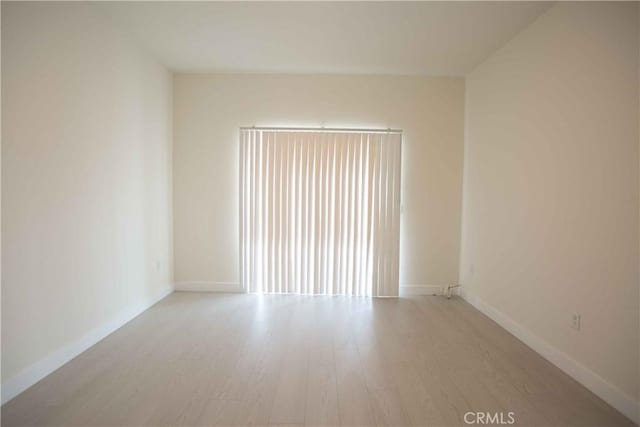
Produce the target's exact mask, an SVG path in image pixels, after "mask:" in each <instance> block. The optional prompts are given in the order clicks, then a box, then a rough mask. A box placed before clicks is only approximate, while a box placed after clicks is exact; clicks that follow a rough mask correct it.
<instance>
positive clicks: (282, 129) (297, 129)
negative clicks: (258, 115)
mask: <svg viewBox="0 0 640 427" xmlns="http://www.w3.org/2000/svg"><path fill="white" fill-rule="evenodd" d="M240 130H258V131H273V132H352V133H399V134H402V129H391V128H389V129H359V128H323V127H320V128H305V127H264V126H260V127H259V126H241V127H240Z"/></svg>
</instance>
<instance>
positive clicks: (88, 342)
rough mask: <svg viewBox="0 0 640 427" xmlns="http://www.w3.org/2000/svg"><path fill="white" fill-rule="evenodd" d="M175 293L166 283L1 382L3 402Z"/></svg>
mask: <svg viewBox="0 0 640 427" xmlns="http://www.w3.org/2000/svg"><path fill="white" fill-rule="evenodd" d="M172 292H173V287H171V286H167V287H166V288H164V289H162V290H161V291H159V292H158V293H157V294H155V295H153V296H151V297H149V298H147V299H145V300H143V301H140V302H138V303H137V304H135V305H134V306H133V307H131V308H130V309H128V310H126V311H124V312H122V313H120V314H118V315H117V316H116V317H114V318H112V319H111V320H109V321H107V322H105V323H103V324H102V325H100V326H98V327H97V328H94V329H93V330H91V331H89V332H88V333H86V334H85V335H83V336H81V337H80V338H78V339H77V340H75V341H73V342H71V343H69V344H67V345H65V346H63V347H61V348H60V349H58V350H57V351H55V352H53V353H52V354H50V355H49V356H46V357H45V358H43V359H40V360H39V361H37V362H35V363H33V364H32V365H30V366H28V367H27V368H25V369H24V370H22V371H21V372H20V373H18V374H16V375H15V376H13V377H12V378H10V379H8V380H7V381H5V382H3V383H2V397H1V399H0V400H1V401H2V404H5V403H6V402H8V401H9V400H11V399H13V398H14V397H16V396H17V395H19V394H20V393H22V392H23V391H25V390H26V389H28V388H29V387H31V386H32V385H34V384H35V383H37V382H38V381H40V380H41V379H43V378H44V377H46V376H47V375H49V374H50V373H52V372H53V371H55V370H56V369H58V368H60V367H61V366H63V365H64V364H66V363H67V362H69V361H70V360H71V359H73V358H74V357H76V356H78V355H79V354H80V353H82V352H84V351H86V350H87V349H88V348H90V347H91V346H93V345H95V344H96V343H97V342H99V341H101V340H102V339H104V338H105V337H107V336H108V335H110V334H111V333H113V332H115V331H116V330H117V329H119V328H120V327H122V326H124V325H125V324H126V323H128V322H129V321H131V320H133V319H134V318H135V317H137V316H138V315H140V314H141V313H142V312H143V311H145V310H147V309H148V308H149V307H151V306H153V305H154V304H156V303H157V302H159V301H160V300H162V299H163V298H165V297H166V296H167V295H169V294H171V293H172Z"/></svg>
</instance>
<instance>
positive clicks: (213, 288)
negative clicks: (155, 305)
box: [174, 281, 242, 293]
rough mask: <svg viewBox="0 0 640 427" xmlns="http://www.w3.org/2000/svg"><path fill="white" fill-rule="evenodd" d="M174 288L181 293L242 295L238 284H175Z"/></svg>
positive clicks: (200, 282)
mask: <svg viewBox="0 0 640 427" xmlns="http://www.w3.org/2000/svg"><path fill="white" fill-rule="evenodd" d="M174 287H175V289H176V291H181V292H225V293H242V289H241V288H240V283H238V282H206V281H199V282H176V283H175V284H174Z"/></svg>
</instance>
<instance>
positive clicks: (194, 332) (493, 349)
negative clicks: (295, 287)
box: [2, 293, 632, 426]
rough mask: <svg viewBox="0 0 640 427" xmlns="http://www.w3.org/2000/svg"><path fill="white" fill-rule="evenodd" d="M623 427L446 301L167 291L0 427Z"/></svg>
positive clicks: (31, 395)
mask: <svg viewBox="0 0 640 427" xmlns="http://www.w3.org/2000/svg"><path fill="white" fill-rule="evenodd" d="M467 411H481V412H490V413H496V412H498V413H501V412H503V413H505V420H506V419H507V418H506V416H507V415H506V414H507V412H509V411H511V412H513V413H514V418H515V420H516V425H537V426H555V425H562V426H568V425H585V426H586V425H589V426H614V425H632V424H631V422H630V421H629V420H627V419H626V418H624V417H623V416H622V415H620V414H619V413H618V412H616V411H615V410H614V409H612V408H611V407H609V406H608V405H607V404H605V403H604V402H603V401H602V400H600V399H599V398H597V397H596V396H595V395H593V394H592V393H590V392H589V391H588V390H586V389H585V388H583V387H581V386H580V385H579V384H577V383H576V382H575V381H573V380H572V379H571V378H569V377H568V376H567V375H565V374H563V373H562V372H561V371H560V370H558V369H557V368H555V367H554V366H553V365H551V364H550V363H548V362H547V361H545V360H544V359H543V358H542V357H540V356H538V355H537V354H536V353H535V352H533V351H532V350H530V349H529V348H528V347H526V346H525V345H524V344H522V343H521V342H520V341H518V340H517V339H516V338H514V337H513V336H511V335H510V334H509V333H507V332H506V331H505V330H503V329H501V328H500V327H499V326H497V325H496V324H495V323H493V322H492V321H491V320H489V319H488V318H487V317H485V316H484V315H482V314H481V313H480V312H478V311H477V310H475V309H474V308H473V307H471V306H470V305H469V304H467V303H466V302H464V301H462V300H461V299H458V298H453V299H451V300H449V301H448V300H446V299H444V298H442V297H412V298H399V299H373V300H370V299H364V298H345V297H318V296H316V297H304V296H282V295H280V296H278V295H269V296H256V295H241V294H207V293H174V294H172V295H170V296H169V297H167V298H165V299H164V300H163V301H161V302H160V303H159V304H157V305H155V306H154V307H152V308H151V309H149V310H148V311H146V312H145V313H143V314H142V315H140V316H139V317H137V318H136V319H134V320H133V321H131V322H130V323H129V324H127V325H125V326H124V327H123V328H121V329H119V330H118V331H116V332H115V333H113V334H112V335H110V336H109V337H107V338H106V339H104V340H103V341H101V342H100V343H98V344H97V345H95V346H94V347H92V348H91V349H89V350H88V351H86V352H85V353H83V354H81V355H80V356H78V357H77V358H75V359H74V360H72V361H71V362H70V363H68V364H67V365H65V366H64V367H62V368H61V369H59V370H57V371H56V372H54V373H53V374H51V375H50V376H48V377H47V378H45V379H44V380H42V381H40V382H39V383H38V384H36V385H35V386H34V387H32V388H30V389H29V390H27V391H26V392H24V393H22V394H21V395H20V396H18V397H16V398H15V399H13V400H12V401H10V402H8V403H7V404H5V405H4V406H3V407H2V425H3V426H14V425H16V426H17V425H52V426H53V425H56V426H71V425H73V426H142V425H151V426H166V425H193V426H196V425H198V426H209V425H216V426H222V425H235V426H238V425H242V426H244V425H287V426H298V425H300V426H301V425H314V426H321V425H327V426H329V425H331V426H337V425H343V426H356V425H393V426H405V425H406V426H431V425H433V426H459V425H464V421H463V416H464V414H465V413H466V412H467Z"/></svg>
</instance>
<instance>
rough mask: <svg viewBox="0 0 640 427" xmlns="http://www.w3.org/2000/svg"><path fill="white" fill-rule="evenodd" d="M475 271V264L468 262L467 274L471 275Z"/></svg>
mask: <svg viewBox="0 0 640 427" xmlns="http://www.w3.org/2000/svg"><path fill="white" fill-rule="evenodd" d="M475 272H476V266H475V264H470V265H469V276H470V277H473V274H474V273H475Z"/></svg>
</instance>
